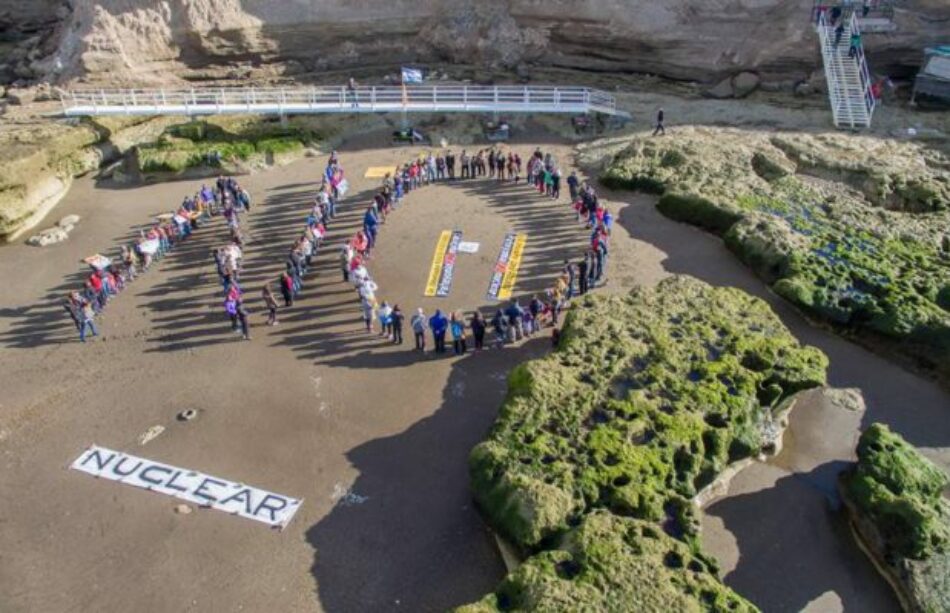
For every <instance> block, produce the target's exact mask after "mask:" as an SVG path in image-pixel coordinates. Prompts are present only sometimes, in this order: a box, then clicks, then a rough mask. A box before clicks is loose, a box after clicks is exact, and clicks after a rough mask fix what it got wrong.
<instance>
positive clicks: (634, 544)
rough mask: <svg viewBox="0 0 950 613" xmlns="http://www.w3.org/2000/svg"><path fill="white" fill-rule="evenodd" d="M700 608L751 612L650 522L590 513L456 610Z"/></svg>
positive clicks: (462, 612)
mask: <svg viewBox="0 0 950 613" xmlns="http://www.w3.org/2000/svg"><path fill="white" fill-rule="evenodd" d="M578 610H584V611H664V610H665V611H676V612H677V613H680V612H683V613H689V612H697V613H699V612H703V611H736V612H740V613H741V612H751V611H755V610H756V608H755V607H754V606H753V605H752V604H750V603H749V602H748V601H746V600H744V599H743V598H742V597H741V596H738V595H737V594H736V593H735V592H733V591H732V590H730V589H729V588H728V587H726V586H724V585H723V584H722V583H720V581H719V579H718V578H717V576H716V573H715V571H714V570H713V569H712V568H710V566H709V564H708V562H707V560H705V559H704V558H702V557H698V556H696V555H695V554H694V552H693V551H692V550H690V548H689V547H687V546H686V545H685V544H683V543H682V542H681V541H679V540H677V539H675V538H673V537H671V536H669V535H667V534H666V533H664V532H663V531H662V530H660V529H659V528H657V526H656V525H655V524H653V523H651V522H647V521H643V520H637V519H631V518H627V517H619V516H617V515H614V514H612V513H609V512H607V511H603V510H599V511H594V512H592V513H591V514H589V515H587V516H586V517H585V518H584V519H583V521H582V522H581V523H580V525H579V526H578V527H577V528H576V529H574V530H572V531H570V532H569V533H567V534H566V535H565V537H564V538H563V540H562V541H560V542H559V544H558V546H557V547H556V548H554V549H551V550H549V551H544V552H542V553H539V554H538V555H535V556H533V557H531V558H530V559H529V560H528V561H527V562H525V563H524V564H522V565H521V566H519V567H518V569H517V570H515V571H514V572H512V573H511V574H510V575H508V577H506V578H505V580H504V581H503V582H502V584H501V585H500V586H498V589H497V590H495V592H493V593H491V594H489V595H487V596H485V597H484V598H483V599H482V600H481V601H479V602H477V603H474V604H471V605H468V606H465V607H462V608H460V609H458V612H459V613H494V612H497V611H578Z"/></svg>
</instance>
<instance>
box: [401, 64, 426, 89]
mask: <svg viewBox="0 0 950 613" xmlns="http://www.w3.org/2000/svg"><path fill="white" fill-rule="evenodd" d="M402 82H403V84H404V85H406V84H412V83H422V70H420V69H418V68H406V67H405V66H403V67H402Z"/></svg>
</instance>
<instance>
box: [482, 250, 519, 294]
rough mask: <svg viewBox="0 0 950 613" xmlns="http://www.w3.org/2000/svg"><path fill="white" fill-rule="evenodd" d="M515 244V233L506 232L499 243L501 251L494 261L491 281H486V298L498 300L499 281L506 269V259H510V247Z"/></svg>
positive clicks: (501, 279) (502, 278)
mask: <svg viewBox="0 0 950 613" xmlns="http://www.w3.org/2000/svg"><path fill="white" fill-rule="evenodd" d="M514 246H515V235H514V234H506V235H505V240H504V242H503V243H502V244H501V252H499V254H498V260H497V261H496V262H495V270H493V271H492V275H491V281H490V282H489V283H488V299H489V300H498V292H499V291H501V282H502V281H503V280H504V278H505V272H506V271H507V270H508V261H509V260H510V259H511V249H512V248H513V247H514Z"/></svg>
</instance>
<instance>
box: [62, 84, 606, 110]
mask: <svg viewBox="0 0 950 613" xmlns="http://www.w3.org/2000/svg"><path fill="white" fill-rule="evenodd" d="M61 100H62V104H63V112H64V113H65V114H67V115H100V114H147V113H152V114H154V113H184V114H213V113H236V112H258V113H267V112H270V113H283V112H288V113H294V112H297V113H300V112H334V111H336V112H349V111H353V110H358V111H360V112H366V111H376V110H379V111H393V110H399V109H400V108H403V107H405V108H406V110H413V111H424V110H433V111H439V110H473V111H478V110H493V109H498V110H502V111H511V112H518V111H522V112H531V111H553V112H586V111H596V112H603V113H610V114H624V113H622V112H619V111H618V110H617V105H616V101H615V99H614V97H613V96H611V95H610V94H608V93H606V92H603V91H600V90H595V89H589V88H586V87H553V86H516V85H510V86H508V85H500V86H470V85H425V86H418V85H414V86H407V87H405V88H403V87H401V86H380V87H358V88H356V89H353V90H351V89H348V88H346V87H277V88H275V87H265V88H260V87H248V88H196V89H124V90H105V89H98V90H73V91H66V92H63V93H62V94H61Z"/></svg>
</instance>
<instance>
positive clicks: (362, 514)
mask: <svg viewBox="0 0 950 613" xmlns="http://www.w3.org/2000/svg"><path fill="white" fill-rule="evenodd" d="M547 346H548V343H547V342H546V341H545V340H544V339H536V340H533V341H529V342H527V343H526V344H524V345H523V346H521V347H519V348H516V349H515V348H508V349H506V350H503V351H496V350H488V351H484V352H481V353H478V354H470V355H469V356H468V357H466V358H463V359H461V360H458V361H456V362H455V363H454V364H453V366H452V369H451V374H450V376H449V378H448V381H447V383H446V385H445V388H444V391H443V394H442V404H441V406H440V407H439V408H438V410H437V411H436V412H435V413H434V414H433V415H432V416H431V417H428V418H426V419H423V420H421V421H419V422H417V423H415V424H413V425H412V426H411V427H410V428H409V429H408V430H406V431H405V432H402V433H400V434H397V435H395V436H391V437H387V438H380V439H376V440H373V441H370V442H367V443H364V444H362V445H360V446H358V447H355V448H353V449H351V450H350V451H349V452H348V453H347V454H346V457H347V459H348V460H349V461H350V462H351V463H352V465H353V466H354V468H356V469H357V470H358V471H359V477H358V478H357V479H356V481H355V483H354V484H353V486H352V488H351V489H350V492H351V493H352V496H344V497H342V498H341V499H340V500H339V501H338V502H337V504H336V506H335V507H334V508H333V510H332V511H331V512H330V514H329V515H327V516H326V517H325V518H324V519H323V520H321V521H320V522H319V523H317V524H316V525H314V526H313V527H312V528H310V529H309V530H308V531H307V541H308V542H309V543H310V544H311V545H312V546H313V547H314V549H315V557H314V564H313V568H312V572H313V575H314V577H315V578H316V581H317V591H318V595H319V599H320V603H321V605H322V607H323V609H324V610H326V611H328V612H337V611H365V612H369V611H394V610H403V611H445V610H448V609H450V608H452V607H454V606H458V605H460V604H463V603H466V602H469V601H473V600H476V599H478V598H479V597H481V596H482V595H483V594H485V593H487V592H489V591H491V590H492V589H494V587H495V585H496V584H497V582H498V581H499V580H500V579H501V578H502V576H503V575H504V572H505V569H504V566H503V565H502V563H501V560H500V559H499V557H498V553H497V549H496V546H495V544H494V542H493V538H492V536H491V533H490V532H489V530H488V528H487V527H486V526H485V523H484V522H483V521H482V519H481V517H480V516H479V514H478V513H477V511H476V510H475V509H474V507H473V505H472V501H471V495H470V493H469V491H468V489H467V488H466V487H459V484H461V483H468V471H467V468H466V467H467V457H468V453H469V451H470V450H471V449H472V447H473V446H475V445H476V444H477V443H478V442H479V441H480V440H482V439H483V438H484V436H485V432H486V431H487V430H488V428H489V427H490V425H491V423H492V422H493V420H494V419H495V416H496V412H497V407H498V406H499V405H500V403H501V401H502V399H503V397H504V394H505V391H506V385H505V380H504V375H505V373H506V372H508V370H509V369H511V368H512V367H513V366H514V365H516V364H518V363H519V362H522V361H524V360H526V359H529V358H532V357H537V356H539V355H541V354H542V353H543V352H544V351H545V349H546V347H547ZM364 359H368V362H366V363H364ZM421 359H427V358H423V357H421V355H420V354H419V353H417V352H413V351H401V352H398V353H385V354H369V355H366V356H364V355H362V354H361V355H358V356H354V357H353V358H352V359H350V360H349V361H350V363H351V364H352V366H353V367H360V366H362V367H366V368H379V367H384V368H385V367H387V366H398V365H401V364H402V363H403V362H404V361H405V360H414V361H418V360H421ZM407 392H408V390H407ZM381 408H385V407H381ZM362 497H365V499H364V498H362ZM353 586H360V587H359V588H358V589H353Z"/></svg>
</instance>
